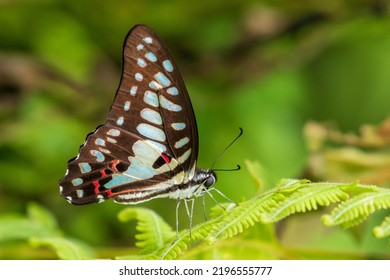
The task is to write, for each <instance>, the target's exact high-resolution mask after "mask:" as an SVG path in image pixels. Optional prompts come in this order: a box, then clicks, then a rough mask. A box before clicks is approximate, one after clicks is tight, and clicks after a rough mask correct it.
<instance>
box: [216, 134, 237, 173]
mask: <svg viewBox="0 0 390 280" xmlns="http://www.w3.org/2000/svg"><path fill="white" fill-rule="evenodd" d="M239 129H240V133H239V134H238V135H237V136H236V138H234V139H233V141H232V142H230V144H229V145H227V147H226V148H225V149H223V151H222V152H221V153H220V154H219V155H218V156H217V158H216V159H215V160H214V162H213V164H212V165H211V170H214V171H215V169H213V167H214V165H215V163H216V162H217V161H218V160H219V159H220V158H221V157H222V156H223V155H224V154H225V152H226V151H227V149H229V148H230V146H231V145H233V143H234V142H236V141H237V140H238V138H240V137H241V135H242V134H243V133H244V131H243V130H242V128H241V127H239ZM240 168H241V167H240V166H239V165H237V168H236V169H233V170H231V171H236V170H240ZM217 171H228V170H222V169H219V170H217ZM229 171H230V170H229Z"/></svg>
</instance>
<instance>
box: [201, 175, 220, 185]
mask: <svg viewBox="0 0 390 280" xmlns="http://www.w3.org/2000/svg"><path fill="white" fill-rule="evenodd" d="M216 182H217V178H216V177H215V176H214V174H210V176H209V177H208V178H207V179H206V181H205V182H204V184H203V185H204V186H205V187H206V188H209V187H210V186H212V185H214V184H215V183H216Z"/></svg>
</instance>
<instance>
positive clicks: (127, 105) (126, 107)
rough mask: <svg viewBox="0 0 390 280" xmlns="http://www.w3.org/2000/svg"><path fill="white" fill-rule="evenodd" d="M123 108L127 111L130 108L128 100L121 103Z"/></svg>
mask: <svg viewBox="0 0 390 280" xmlns="http://www.w3.org/2000/svg"><path fill="white" fill-rule="evenodd" d="M123 109H124V110H125V111H129V110H130V101H126V102H125V105H123Z"/></svg>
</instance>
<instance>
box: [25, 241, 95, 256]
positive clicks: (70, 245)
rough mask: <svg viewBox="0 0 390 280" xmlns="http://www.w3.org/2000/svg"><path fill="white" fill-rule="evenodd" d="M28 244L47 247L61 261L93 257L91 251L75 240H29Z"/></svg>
mask: <svg viewBox="0 0 390 280" xmlns="http://www.w3.org/2000/svg"><path fill="white" fill-rule="evenodd" d="M30 244H31V245H32V246H36V247H39V246H49V247H51V248H53V249H54V250H55V252H56V254H57V255H58V257H59V258H60V259H62V260H84V259H93V258H94V257H95V254H94V252H93V250H92V249H91V248H90V247H89V246H88V245H86V244H85V243H83V242H81V241H78V240H75V239H67V238H63V237H45V238H31V239H30Z"/></svg>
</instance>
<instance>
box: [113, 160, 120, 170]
mask: <svg viewBox="0 0 390 280" xmlns="http://www.w3.org/2000/svg"><path fill="white" fill-rule="evenodd" d="M111 163H112V164H111V169H112V170H114V171H118V169H116V165H117V164H118V163H120V160H117V159H114V160H113V161H111Z"/></svg>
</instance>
